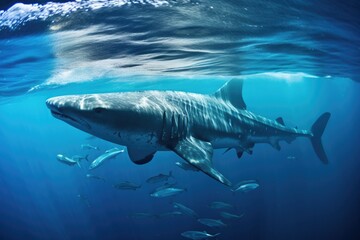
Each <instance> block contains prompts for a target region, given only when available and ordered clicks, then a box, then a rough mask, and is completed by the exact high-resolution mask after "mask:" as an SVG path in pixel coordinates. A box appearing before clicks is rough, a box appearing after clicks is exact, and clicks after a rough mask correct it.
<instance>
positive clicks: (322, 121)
mask: <svg viewBox="0 0 360 240" xmlns="http://www.w3.org/2000/svg"><path fill="white" fill-rule="evenodd" d="M330 116H331V114H330V113H329V112H326V113H323V114H322V115H321V116H320V117H319V118H318V119H317V120H316V121H315V123H314V124H313V125H312V127H311V132H312V134H313V136H312V137H311V138H310V140H311V144H312V146H313V148H314V151H315V153H316V155H317V156H318V158H319V159H320V160H321V161H322V162H323V163H325V164H327V163H328V162H329V161H328V157H327V156H326V153H325V150H324V147H323V145H322V141H321V136H322V135H323V133H324V130H325V127H326V125H327V123H328V121H329V118H330Z"/></svg>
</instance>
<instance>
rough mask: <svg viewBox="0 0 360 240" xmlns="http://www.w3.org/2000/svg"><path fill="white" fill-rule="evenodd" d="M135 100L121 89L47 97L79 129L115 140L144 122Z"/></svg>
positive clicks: (52, 107) (51, 106)
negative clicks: (106, 92) (105, 92)
mask: <svg viewBox="0 0 360 240" xmlns="http://www.w3.org/2000/svg"><path fill="white" fill-rule="evenodd" d="M134 102H136V101H135V100H133V99H129V96H127V95H124V94H122V93H111V94H87V95H69V96H60V97H53V98H50V99H48V100H47V101H46V105H47V107H48V108H49V109H50V111H51V113H52V115H53V116H54V117H56V118H58V119H60V120H62V121H64V122H66V123H68V124H70V125H72V126H74V127H76V128H78V129H80V130H83V131H85V132H88V133H90V134H93V135H95V136H98V137H100V138H104V139H107V140H110V141H114V140H113V138H114V137H119V136H121V134H122V133H124V132H131V131H134V130H135V129H137V130H138V129H139V126H142V124H141V123H140V122H139V121H140V120H141V119H140V118H139V117H138V111H136V104H134ZM142 120H143V119H142ZM143 125H144V123H143Z"/></svg>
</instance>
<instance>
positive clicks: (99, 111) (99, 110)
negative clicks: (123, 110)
mask: <svg viewBox="0 0 360 240" xmlns="http://www.w3.org/2000/svg"><path fill="white" fill-rule="evenodd" d="M104 110H105V109H104V108H101V107H97V108H94V112H96V113H102V112H103V111H104Z"/></svg>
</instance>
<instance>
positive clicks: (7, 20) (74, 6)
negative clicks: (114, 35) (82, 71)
mask: <svg viewBox="0 0 360 240" xmlns="http://www.w3.org/2000/svg"><path fill="white" fill-rule="evenodd" d="M131 4H141V5H152V6H154V7H159V6H163V5H169V3H168V1H166V0H77V1H75V2H66V3H54V2H48V3H46V4H44V5H42V4H38V3H36V4H23V3H16V4H15V5H13V6H12V7H10V8H9V9H8V10H6V11H0V28H1V27H8V28H10V29H15V28H17V27H18V26H21V25H23V24H25V23H26V22H29V21H33V20H47V19H48V18H50V17H53V16H62V17H63V16H66V15H68V14H71V13H73V12H76V11H78V10H84V11H88V10H98V9H102V8H113V7H121V6H124V5H131Z"/></svg>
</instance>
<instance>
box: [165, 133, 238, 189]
mask: <svg viewBox="0 0 360 240" xmlns="http://www.w3.org/2000/svg"><path fill="white" fill-rule="evenodd" d="M170 148H171V150H173V151H174V152H175V153H176V154H178V155H179V156H180V157H182V158H183V159H184V160H186V161H187V162H188V163H190V164H191V165H193V166H195V167H196V168H198V169H200V170H201V171H203V172H204V173H206V174H207V175H209V176H210V177H212V178H214V179H216V180H217V181H219V182H221V183H223V184H225V185H227V186H231V182H230V181H229V180H228V179H226V178H225V177H224V176H223V175H222V174H221V173H220V172H218V171H217V170H216V169H214V168H213V167H212V162H211V159H212V155H213V148H212V146H211V143H209V142H205V141H201V140H199V139H196V138H194V137H191V136H190V137H188V138H185V139H183V140H180V141H178V142H177V143H176V144H175V145H174V146H172V147H170Z"/></svg>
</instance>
